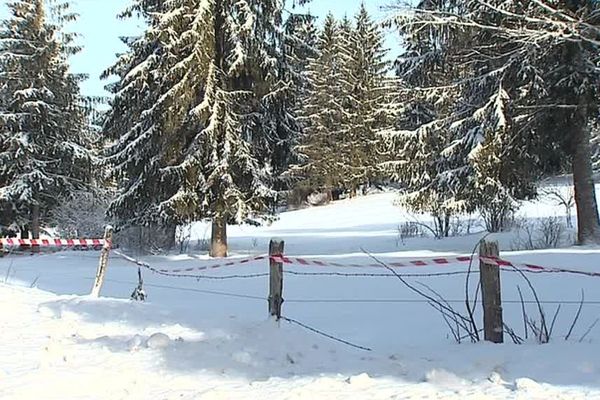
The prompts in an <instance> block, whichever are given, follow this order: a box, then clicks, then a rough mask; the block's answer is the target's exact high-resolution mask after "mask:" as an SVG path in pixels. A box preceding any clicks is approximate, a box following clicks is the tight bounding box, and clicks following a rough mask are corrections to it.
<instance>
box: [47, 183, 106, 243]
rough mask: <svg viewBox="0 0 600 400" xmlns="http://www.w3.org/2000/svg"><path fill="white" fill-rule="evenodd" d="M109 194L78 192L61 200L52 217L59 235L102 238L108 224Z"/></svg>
mask: <svg viewBox="0 0 600 400" xmlns="http://www.w3.org/2000/svg"><path fill="white" fill-rule="evenodd" d="M108 203H109V195H108V194H107V193H100V192H93V191H78V192H75V193H73V194H72V195H71V196H68V197H64V198H62V199H61V200H60V202H59V204H60V205H59V206H58V207H56V208H55V209H54V211H53V214H52V217H53V221H54V223H55V225H56V229H57V231H58V234H59V235H60V236H61V237H65V238H92V237H93V238H101V237H102V236H103V235H104V228H105V226H106V224H107V221H106V215H105V212H106V209H107V207H108Z"/></svg>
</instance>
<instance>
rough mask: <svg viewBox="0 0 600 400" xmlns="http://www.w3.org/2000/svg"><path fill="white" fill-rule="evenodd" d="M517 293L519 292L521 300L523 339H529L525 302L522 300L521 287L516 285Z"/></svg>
mask: <svg viewBox="0 0 600 400" xmlns="http://www.w3.org/2000/svg"><path fill="white" fill-rule="evenodd" d="M517 291H518V292H519V298H520V299H521V311H522V313H523V328H524V329H525V339H528V338H529V330H528V329H527V312H526V311H525V301H524V300H523V293H521V287H520V286H519V285H517Z"/></svg>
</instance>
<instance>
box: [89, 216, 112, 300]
mask: <svg viewBox="0 0 600 400" xmlns="http://www.w3.org/2000/svg"><path fill="white" fill-rule="evenodd" d="M112 236H113V227H112V226H110V225H108V226H107V227H106V229H105V230H104V246H102V250H101V252H100V262H99V263H98V271H97V272H96V279H95V280H94V286H93V287H92V293H91V294H90V295H91V296H92V297H98V296H100V289H102V284H103V283H104V277H105V276H106V267H107V266H108V253H109V252H110V247H111V246H112Z"/></svg>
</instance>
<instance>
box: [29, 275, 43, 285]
mask: <svg viewBox="0 0 600 400" xmlns="http://www.w3.org/2000/svg"><path fill="white" fill-rule="evenodd" d="M38 279H40V276H39V275H38V276H36V277H35V279H34V280H33V282H31V285H29V288H33V287H35V284H36V283H37V281H38Z"/></svg>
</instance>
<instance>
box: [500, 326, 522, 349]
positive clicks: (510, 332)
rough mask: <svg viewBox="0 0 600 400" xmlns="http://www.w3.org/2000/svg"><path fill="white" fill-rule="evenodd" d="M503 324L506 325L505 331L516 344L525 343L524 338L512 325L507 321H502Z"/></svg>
mask: <svg viewBox="0 0 600 400" xmlns="http://www.w3.org/2000/svg"><path fill="white" fill-rule="evenodd" d="M502 325H504V332H506V333H507V334H508V336H510V338H511V339H512V341H513V343H514V344H523V338H521V337H519V336H518V335H517V334H516V333H515V331H514V330H513V329H512V328H511V327H509V326H508V325H506V324H505V323H502Z"/></svg>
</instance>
